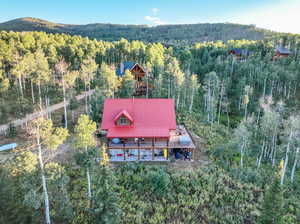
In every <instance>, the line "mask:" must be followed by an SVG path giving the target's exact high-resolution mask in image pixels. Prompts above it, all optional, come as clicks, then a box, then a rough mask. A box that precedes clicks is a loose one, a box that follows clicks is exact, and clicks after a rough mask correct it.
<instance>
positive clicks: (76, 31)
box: [0, 17, 276, 44]
mask: <svg viewBox="0 0 300 224" xmlns="http://www.w3.org/2000/svg"><path fill="white" fill-rule="evenodd" d="M0 30H4V31H20V32H21V31H43V32H47V33H65V34H70V35H81V36H84V37H89V38H95V39H98V40H99V39H100V40H106V41H115V40H119V39H121V38H126V39H128V40H142V41H146V42H162V43H176V42H185V43H188V44H192V43H195V42H204V41H217V40H221V41H228V40H230V39H235V40H237V39H249V40H261V39H264V38H265V37H266V36H268V35H270V34H272V33H276V32H273V31H269V30H266V29H261V28H256V27H255V25H241V24H235V23H197V24H173V25H159V26H148V25H130V24H128V25H122V24H110V23H90V24H83V25H79V24H63V23H54V22H50V21H47V20H44V19H39V18H33V17H23V18H17V19H13V20H9V21H6V22H3V23H0Z"/></svg>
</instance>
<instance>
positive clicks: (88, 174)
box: [85, 146, 92, 201]
mask: <svg viewBox="0 0 300 224" xmlns="http://www.w3.org/2000/svg"><path fill="white" fill-rule="evenodd" d="M85 151H86V152H87V146H86V147H85ZM86 177H87V184H88V197H89V201H91V200H92V188H91V176H90V170H89V168H87V169H86Z"/></svg>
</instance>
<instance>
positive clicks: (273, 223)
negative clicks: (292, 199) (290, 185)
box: [260, 163, 284, 224]
mask: <svg viewBox="0 0 300 224" xmlns="http://www.w3.org/2000/svg"><path fill="white" fill-rule="evenodd" d="M281 164H282V165H281V166H280V171H279V173H278V174H276V175H275V177H274V180H273V183H271V185H270V186H269V188H268V189H267V191H266V193H265V196H264V202H263V206H262V214H261V217H260V223H262V224H279V223H282V222H281V219H282V215H283V202H284V198H283V191H282V188H281V185H280V172H281V171H282V169H283V163H281Z"/></svg>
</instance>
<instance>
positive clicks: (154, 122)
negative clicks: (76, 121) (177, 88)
mask: <svg viewBox="0 0 300 224" xmlns="http://www.w3.org/2000/svg"><path fill="white" fill-rule="evenodd" d="M124 110H125V111H126V112H127V113H128V115H129V116H130V117H131V118H132V119H133V124H132V125H131V126H130V127H128V126H127V127H117V126H116V125H115V122H114V121H115V118H116V117H117V116H118V115H119V114H120V113H121V114H122V112H124ZM101 129H102V130H107V131H108V133H107V137H108V138H115V137H120V138H122V137H123V138H126V137H127V138H130V137H136V138H141V137H169V135H170V134H169V131H170V130H175V129H176V117H175V106H174V100H173V99H141V98H139V99H106V100H105V102H104V110H103V118H102V123H101Z"/></svg>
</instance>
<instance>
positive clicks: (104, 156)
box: [100, 147, 109, 166]
mask: <svg viewBox="0 0 300 224" xmlns="http://www.w3.org/2000/svg"><path fill="white" fill-rule="evenodd" d="M108 163H109V157H108V154H107V152H106V149H105V148H104V147H103V148H102V160H101V162H100V164H101V165H102V166H107V165H108Z"/></svg>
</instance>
